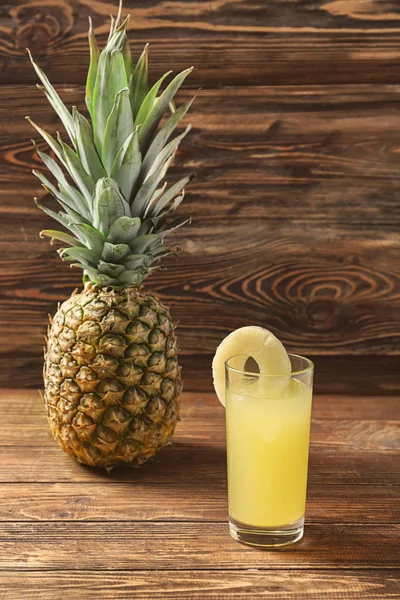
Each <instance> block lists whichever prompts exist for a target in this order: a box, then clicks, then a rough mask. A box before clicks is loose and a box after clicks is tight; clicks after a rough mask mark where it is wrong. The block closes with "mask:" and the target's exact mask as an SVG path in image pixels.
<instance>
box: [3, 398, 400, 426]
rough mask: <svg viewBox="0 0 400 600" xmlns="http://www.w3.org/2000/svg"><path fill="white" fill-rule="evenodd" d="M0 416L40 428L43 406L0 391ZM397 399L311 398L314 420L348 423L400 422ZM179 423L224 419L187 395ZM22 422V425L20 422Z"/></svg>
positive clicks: (206, 402) (215, 406)
mask: <svg viewBox="0 0 400 600" xmlns="http://www.w3.org/2000/svg"><path fill="white" fill-rule="evenodd" d="M0 404H1V414H2V416H3V417H4V420H5V421H6V423H8V424H12V423H15V424H16V423H17V422H18V423H19V424H20V425H21V426H23V427H26V426H28V427H29V426H32V425H33V426H41V425H43V423H44V421H43V414H44V409H43V402H42V399H41V398H40V394H39V391H37V390H26V389H0ZM399 406H400V396H394V395H392V396H368V397H366V396H357V397H355V396H349V395H345V394H339V395H334V394H329V395H322V394H317V395H314V398H313V406H312V416H313V419H319V420H321V421H322V420H325V419H326V420H328V421H330V420H332V419H337V418H340V419H347V420H353V421H357V422H358V421H359V420H360V419H362V420H363V421H364V422H366V421H399V420H400V412H399ZM181 417H182V420H186V419H188V418H190V419H194V418H201V419H204V420H206V419H210V420H214V419H225V409H224V408H223V406H222V405H221V404H220V403H219V402H218V401H217V397H216V395H215V392H214V391H213V392H212V393H202V392H187V391H186V390H185V391H184V393H183V396H182V405H181ZM21 420H22V422H21Z"/></svg>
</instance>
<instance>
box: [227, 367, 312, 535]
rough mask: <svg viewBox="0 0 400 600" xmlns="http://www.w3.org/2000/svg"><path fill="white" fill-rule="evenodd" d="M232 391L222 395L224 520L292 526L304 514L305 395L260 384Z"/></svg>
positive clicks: (295, 388)
mask: <svg viewBox="0 0 400 600" xmlns="http://www.w3.org/2000/svg"><path fill="white" fill-rule="evenodd" d="M234 388H235V389H228V390H227V391H226V430H227V450H228V496H229V513H230V516H231V517H232V518H233V519H234V520H235V521H239V522H240V523H243V524H246V525H251V526H255V527H271V528H273V527H280V526H282V525H288V524H289V523H293V522H295V521H297V519H300V518H301V517H303V516H304V512H305V503H306V487H307V468H308V448H309V436H310V418H311V396H312V392H311V389H309V388H307V387H306V385H304V384H303V383H300V382H299V381H297V380H295V379H291V380H290V381H287V382H285V383H283V384H275V385H270V384H268V382H267V381H263V380H262V378H260V379H258V380H256V379H255V380H254V381H253V382H252V381H246V382H243V384H241V385H239V384H238V385H235V386H234ZM274 388H275V391H274Z"/></svg>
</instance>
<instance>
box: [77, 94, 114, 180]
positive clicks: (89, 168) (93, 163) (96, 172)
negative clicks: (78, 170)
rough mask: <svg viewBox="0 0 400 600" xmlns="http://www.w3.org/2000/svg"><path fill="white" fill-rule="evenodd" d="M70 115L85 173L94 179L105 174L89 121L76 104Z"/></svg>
mask: <svg viewBox="0 0 400 600" xmlns="http://www.w3.org/2000/svg"><path fill="white" fill-rule="evenodd" d="M72 115H73V118H74V125H75V137H76V146H77V151H78V155H79V158H80V161H81V163H82V166H83V167H84V169H85V171H86V173H87V174H88V175H89V174H90V175H91V176H92V178H93V180H94V181H97V180H98V179H100V178H101V177H105V176H106V172H105V170H104V167H103V165H102V162H101V160H100V158H99V155H98V154H97V150H96V147H95V145H94V142H93V132H92V128H91V126H90V123H89V121H88V120H87V119H86V118H85V117H84V116H83V115H81V113H80V112H79V111H78V110H77V108H76V106H73V107H72Z"/></svg>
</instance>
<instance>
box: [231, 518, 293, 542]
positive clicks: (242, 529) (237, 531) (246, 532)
mask: <svg viewBox="0 0 400 600" xmlns="http://www.w3.org/2000/svg"><path fill="white" fill-rule="evenodd" d="M229 531H230V534H231V536H232V537H233V539H235V540H236V541H237V542H241V543H242V544H247V545H249V546H260V547H262V548H279V547H281V546H288V545H289V544H294V543H295V542H298V541H299V540H301V538H302V537H303V533H304V517H302V518H301V519H298V520H297V521H295V522H294V523H289V525H282V527H253V526H252V525H245V524H244V523H240V522H239V521H235V519H232V517H229Z"/></svg>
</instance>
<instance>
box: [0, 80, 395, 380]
mask: <svg viewBox="0 0 400 600" xmlns="http://www.w3.org/2000/svg"><path fill="white" fill-rule="evenodd" d="M23 90H25V93H24V94H22V96H21V97H19V99H18V98H16V97H15V91H14V89H13V88H12V87H10V86H3V87H1V88H0V97H1V98H2V100H3V102H2V103H0V107H2V108H0V113H1V114H0V123H3V125H2V127H1V130H0V143H1V145H2V148H3V149H2V154H1V158H0V181H1V183H2V192H1V194H2V198H3V199H2V201H1V205H0V212H1V215H2V221H1V222H2V225H1V232H2V237H1V241H0V248H1V251H2V254H1V256H2V264H0V282H1V288H0V290H1V291H0V327H1V331H2V334H3V337H4V338H5V339H6V340H7V343H6V344H5V345H3V347H2V351H1V359H2V361H3V362H2V365H3V366H2V370H1V379H2V383H3V384H4V385H15V384H16V382H17V381H18V380H19V378H20V376H21V377H22V379H23V380H24V381H25V382H26V383H25V384H26V385H35V384H37V383H38V381H39V380H40V374H39V369H40V362H41V346H42V339H43V337H42V336H43V333H44V330H45V323H46V320H47V314H48V313H52V312H54V309H55V305H56V303H57V301H59V300H62V299H64V298H66V297H67V296H68V295H69V293H70V290H71V289H73V287H76V286H77V285H79V277H80V275H79V273H78V272H73V271H71V270H70V269H69V268H68V266H67V265H66V264H60V262H59V259H58V257H57V256H56V255H55V254H54V252H52V250H51V249H49V247H48V246H46V244H45V243H44V242H43V241H40V240H39V239H38V237H37V232H38V231H39V230H40V229H41V228H43V227H46V226H47V225H48V224H49V221H48V219H47V217H45V216H43V215H42V214H41V213H40V212H39V211H37V210H36V209H35V208H34V207H33V203H32V195H33V194H34V193H37V192H38V189H37V188H36V187H35V185H36V184H35V182H34V180H33V179H34V178H33V177H32V175H31V173H30V168H31V167H34V166H37V165H38V161H37V158H36V157H35V156H34V155H33V152H32V149H31V147H30V145H29V143H28V142H27V140H29V137H30V136H31V135H32V132H31V130H30V129H29V126H28V123H27V122H25V121H24V119H23V116H24V115H25V114H26V112H28V109H29V112H31V116H32V117H34V118H35V119H36V120H38V121H39V122H40V123H41V124H42V125H48V126H49V127H50V129H51V130H52V131H55V129H56V127H57V125H56V122H55V120H54V117H53V115H52V114H51V111H50V110H49V109H48V108H47V104H46V102H45V100H44V99H43V98H42V96H41V95H40V94H39V92H38V91H36V90H33V89H31V88H30V87H24V88H23ZM31 94H34V98H35V101H34V103H33V104H32V103H31V100H30V95H31ZM63 97H64V99H65V100H66V101H67V102H68V104H71V103H76V102H77V101H78V99H79V98H82V88H64V89H63ZM220 97H221V95H220V91H219V90H204V91H202V92H200V94H199V97H198V99H197V101H196V103H195V107H194V110H193V113H192V122H193V125H194V130H193V133H192V138H191V143H189V142H187V143H186V145H185V146H184V148H183V150H182V152H181V154H180V157H179V160H178V163H177V166H176V168H175V175H176V176H178V174H180V173H181V172H182V171H185V172H187V171H188V170H197V172H198V182H197V183H195V184H193V185H192V186H191V190H190V192H189V195H188V201H187V204H186V207H185V208H183V209H182V214H185V213H186V214H187V213H191V214H192V216H193V218H194V224H193V225H192V226H191V227H188V228H186V231H185V232H183V231H182V232H181V233H180V234H179V236H178V237H177V239H178V240H179V241H182V243H183V248H184V252H183V253H182V254H181V257H180V259H179V261H178V262H175V261H167V263H166V266H167V267H168V270H167V271H165V272H161V273H158V275H157V277H156V278H154V280H150V281H149V285H150V286H151V287H153V289H154V290H155V291H157V292H159V293H160V295H161V296H162V298H163V299H164V300H165V301H166V302H168V303H169V304H170V305H171V310H172V314H173V316H174V318H175V319H176V320H177V321H179V330H178V332H179V336H180V337H179V339H180V345H181V349H182V354H184V355H186V356H191V357H193V359H191V360H190V361H189V362H188V364H189V365H194V364H195V362H196V358H194V357H197V356H198V355H199V353H201V354H208V355H211V354H212V353H213V351H214V348H215V346H216V345H217V344H218V343H219V341H220V340H221V339H222V337H223V336H224V335H226V334H227V333H228V332H229V331H231V330H232V329H233V328H235V327H238V326H240V325H243V324H247V323H249V322H251V323H254V324H258V325H262V326H267V327H269V328H271V329H272V330H273V331H274V332H275V333H276V334H277V335H278V336H279V337H280V338H281V339H282V340H283V342H284V343H285V344H286V345H287V346H288V347H289V348H290V349H292V350H294V351H297V352H304V353H308V354H310V355H312V356H314V355H321V356H327V355H335V356H341V355H343V354H347V355H351V356H354V355H361V356H364V355H371V354H373V355H374V356H376V355H378V354H385V355H393V356H396V355H398V348H399V338H400V321H399V302H400V291H399V290H400V271H399V267H398V265H399V264H400V263H399V258H400V246H399V243H398V224H399V221H400V213H399V206H400V205H399V203H398V201H397V196H398V193H399V191H400V179H399V175H398V173H399V170H398V164H399V161H398V140H397V137H398V136H397V131H398V130H399V129H400V119H399V117H398V115H397V106H398V88H397V87H396V86H357V85H349V86H331V87H329V88H323V87H316V86H314V87H303V88H299V87H282V88H278V89H276V88H271V87H263V88H252V89H251V90H249V89H245V88H237V89H233V90H231V91H230V93H229V96H228V97H227V98H226V99H224V111H223V113H222V114H219V113H218V112H217V111H216V105H217V104H218V101H219V99H220ZM186 98H187V94H186V95H185V94H183V95H182V100H184V99H186ZM78 104H79V103H78ZM10 107H11V110H10ZM211 207H212V209H211ZM250 232H251V236H250V237H249V233H250ZM15 242H17V243H15ZM56 275H57V276H56ZM14 359H15V362H14ZM343 364H344V363H343ZM371 364H372V365H374V360H371V361H370V363H369V366H370V365H371ZM344 369H345V371H348V369H347V368H346V367H344ZM381 369H382V373H381ZM385 369H386V373H387V371H388V370H389V373H388V375H387V376H386V374H385ZM369 371H370V368H369V367H368V370H367V371H366V373H367V380H366V382H365V385H364V389H366V388H368V387H369V377H368V373H369ZM397 371H398V363H397V362H396V359H395V358H392V359H391V362H389V363H388V364H386V365H385V366H382V363H380V365H375V368H372V373H371V381H373V382H374V383H373V385H374V386H376V387H374V388H372V392H373V391H374V390H375V391H376V390H383V389H385V387H386V391H395V390H396V389H397V390H398V389H399V386H400V383H399V378H398V376H397ZM21 372H22V373H21ZM348 373H351V371H348ZM206 375H207V373H205V372H203V376H206ZM351 375H352V374H351ZM332 379H336V380H337V381H336V383H334V385H336V388H333V389H336V390H337V391H344V390H343V387H341V383H340V378H338V377H337V376H336V373H334V374H333V375H331V379H330V381H329V385H330V384H331V382H332ZM362 379H363V378H362ZM375 382H377V383H375ZM359 385H360V384H359V383H358V381H357V378H355V377H351V376H350V377H349V376H348V375H347V383H346V386H347V387H346V388H345V390H349V389H352V390H358V391H363V389H361V390H360V388H359ZM362 385H363V381H362V382H361V386H362ZM319 389H321V388H319ZM322 389H323V390H325V391H326V390H327V389H329V388H328V386H325V388H322Z"/></svg>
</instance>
